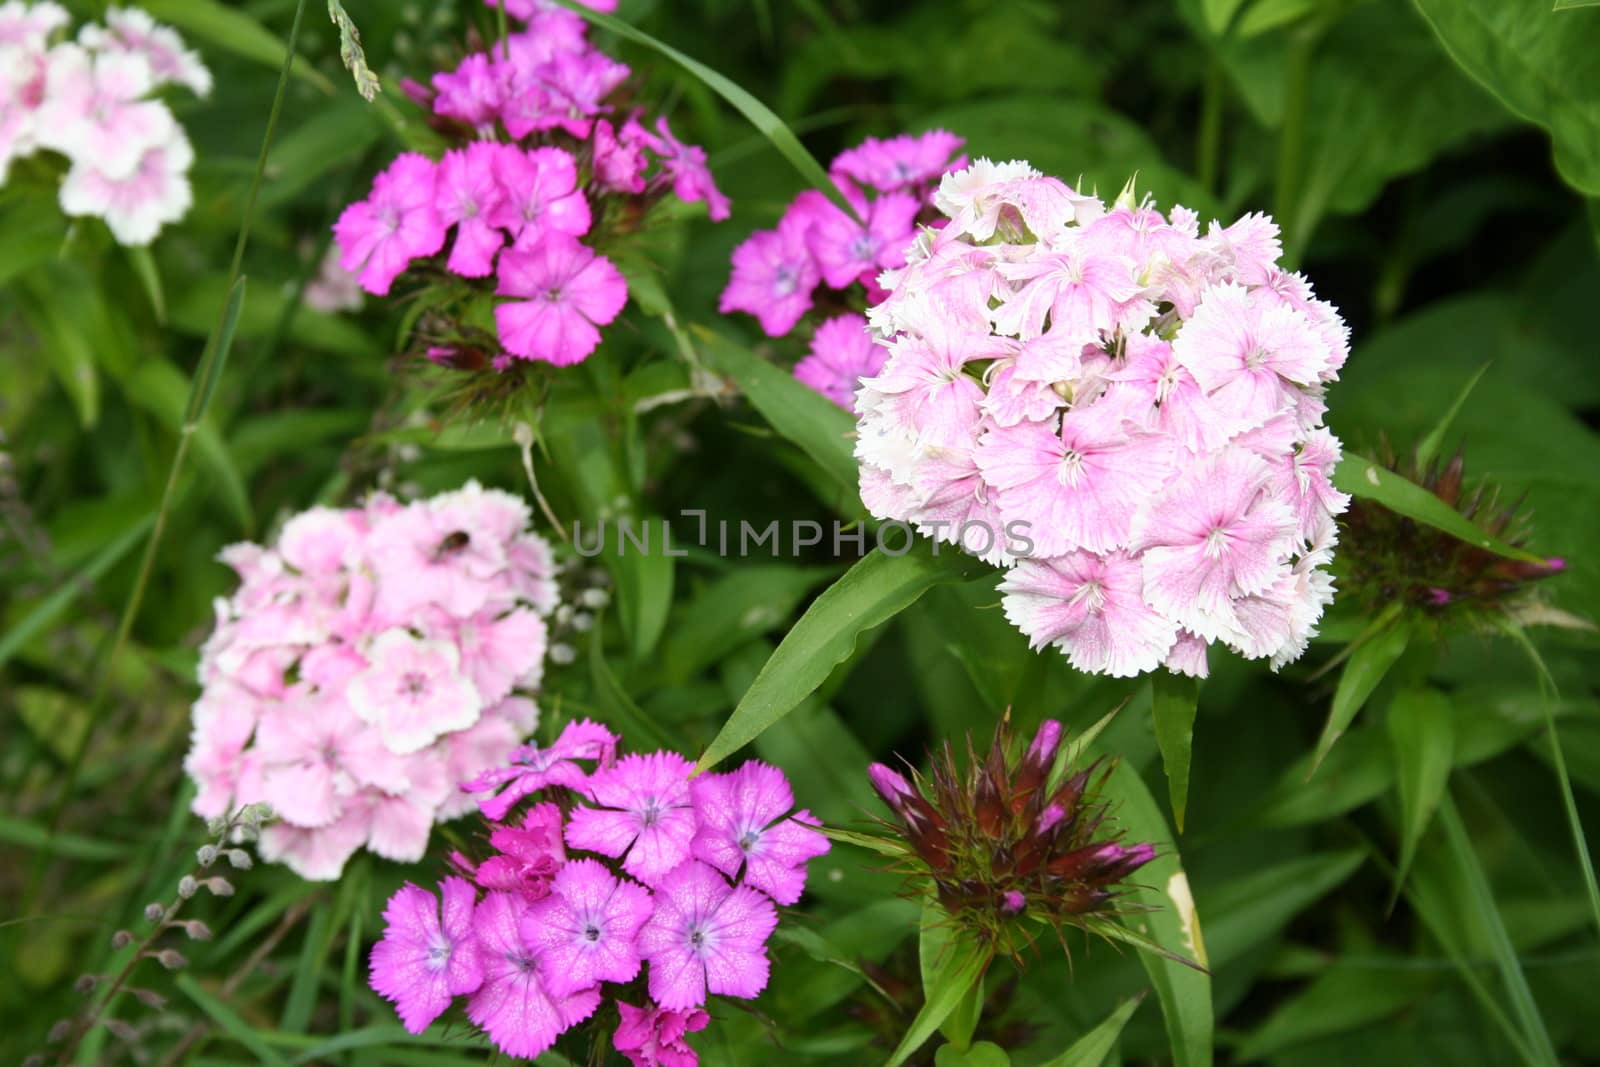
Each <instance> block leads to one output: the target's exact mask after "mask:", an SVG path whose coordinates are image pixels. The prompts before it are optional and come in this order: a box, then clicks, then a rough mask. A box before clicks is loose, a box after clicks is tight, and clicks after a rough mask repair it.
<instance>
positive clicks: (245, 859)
mask: <svg viewBox="0 0 1600 1067" xmlns="http://www.w3.org/2000/svg"><path fill="white" fill-rule="evenodd" d="M226 855H227V857H228V862H229V863H230V864H232V865H233V867H234V868H235V869H236V870H240V871H248V870H249V869H250V868H251V867H253V866H255V861H254V860H252V859H251V858H250V853H248V852H246V851H245V850H244V849H242V848H230V849H228V851H227V853H226Z"/></svg>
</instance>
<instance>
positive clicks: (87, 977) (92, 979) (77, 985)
mask: <svg viewBox="0 0 1600 1067" xmlns="http://www.w3.org/2000/svg"><path fill="white" fill-rule="evenodd" d="M99 984H100V976H99V975H97V974H80V975H78V980H77V981H76V982H73V983H72V988H73V990H74V991H75V992H77V993H79V994H82V995H83V996H88V995H89V994H90V993H93V992H94V987H95V986H97V985H99Z"/></svg>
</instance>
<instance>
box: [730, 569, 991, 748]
mask: <svg viewBox="0 0 1600 1067" xmlns="http://www.w3.org/2000/svg"><path fill="white" fill-rule="evenodd" d="M945 547H946V550H945V551H943V552H935V550H934V548H933V547H931V546H930V545H929V543H928V542H926V541H922V540H918V541H916V542H913V544H912V546H911V548H910V550H909V551H907V552H906V553H905V554H904V555H899V556H894V555H890V554H888V553H887V552H885V551H883V550H882V549H874V550H873V551H872V552H871V553H870V554H869V555H867V556H865V557H864V558H863V559H862V560H861V562H859V563H857V564H856V565H855V566H854V567H851V568H850V569H849V570H848V571H846V572H845V574H844V576H843V577H841V578H840V579H839V580H838V581H837V582H834V583H833V584H832V585H830V586H829V587H828V588H827V589H825V590H823V592H822V595H821V596H819V597H817V599H816V600H815V601H813V602H812V604H811V606H810V607H809V608H807V609H806V612H805V614H804V615H802V616H800V620H799V621H798V622H796V623H795V624H794V628H793V629H791V630H790V631H789V632H788V634H787V635H785V636H784V639H783V641H782V642H781V643H780V644H779V645H778V647H777V649H776V650H775V651H774V652H773V653H772V657H771V658H770V659H768V660H767V663H766V666H764V667H762V668H761V673H760V674H758V675H756V680H755V681H754V682H752V683H751V685H750V688H749V690H748V691H746V693H745V695H744V699H742V700H740V701H739V705H738V706H737V707H736V708H734V709H733V714H732V715H731V716H729V717H728V721H727V722H726V723H724V724H723V726H722V730H721V731H720V732H719V733H718V734H717V736H716V737H715V738H713V739H712V741H711V744H710V745H708V746H707V747H706V750H705V753H704V754H703V755H702V756H701V757H700V764H699V769H700V770H702V771H703V770H705V769H707V768H708V767H712V766H714V765H716V764H717V763H718V762H719V761H721V760H723V759H725V758H726V757H728V756H730V755H732V754H733V753H734V752H736V751H737V750H738V749H739V748H741V747H742V746H744V745H745V744H747V743H749V742H750V741H752V740H754V739H755V738H756V737H758V736H760V734H761V732H762V731H763V730H765V729H766V728H767V727H769V726H771V725H772V724H773V723H775V722H777V721H778V720H779V719H781V718H783V717H784V716H785V715H787V714H789V712H791V711H793V710H794V709H795V708H796V707H797V706H798V705H799V703H800V702H801V701H802V700H804V699H805V698H806V697H807V696H808V695H809V694H811V693H812V692H813V691H815V690H816V688H817V687H818V686H820V685H821V684H822V683H823V682H824V681H826V680H827V677H828V675H829V674H830V673H831V672H832V671H833V668H834V667H836V666H838V665H839V664H840V663H843V662H844V661H845V660H846V659H847V658H849V656H850V653H851V652H852V651H853V650H854V649H855V647H856V641H857V639H859V638H860V636H861V635H862V634H863V633H865V632H866V631H868V630H870V629H872V628H873V627H875V626H878V625H880V624H881V623H884V622H887V621H888V620H889V619H892V618H894V616H895V615H897V614H899V613H900V612H901V611H903V610H905V609H906V608H907V607H909V606H911V605H912V604H914V603H916V601H917V598H918V597H920V596H922V594H923V593H925V592H927V591H928V589H929V588H930V587H932V586H933V585H934V584H935V583H936V582H943V581H950V580H953V579H956V578H960V577H963V576H965V574H966V573H967V571H968V570H969V569H973V570H975V569H976V567H975V566H974V562H973V561H972V560H971V559H970V558H969V557H964V556H962V555H961V554H960V553H958V552H956V551H954V550H953V549H949V548H948V546H945Z"/></svg>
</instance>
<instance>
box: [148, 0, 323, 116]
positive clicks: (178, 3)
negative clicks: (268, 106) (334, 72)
mask: <svg viewBox="0 0 1600 1067" xmlns="http://www.w3.org/2000/svg"><path fill="white" fill-rule="evenodd" d="M139 6H140V7H142V8H144V10H146V11H148V12H149V13H150V15H151V17H152V18H154V19H155V20H156V21H158V22H165V23H168V24H169V25H172V26H176V27H177V28H178V29H180V30H182V31H183V32H184V33H185V34H187V35H191V36H193V37H196V38H198V39H199V40H202V41H209V42H210V43H212V44H214V45H216V46H217V47H219V48H223V49H226V50H227V51H229V52H233V53H235V54H236V55H240V56H243V57H244V58H246V59H252V60H255V61H256V62H257V63H261V64H263V65H265V66H268V67H271V68H272V69H273V70H277V69H279V68H281V67H282V66H283V59H284V46H283V42H282V41H281V40H279V39H278V37H277V35H276V34H274V33H273V32H272V31H271V30H268V29H267V28H266V27H265V26H263V25H261V23H259V22H257V21H256V20H255V19H254V18H252V17H251V16H250V15H248V14H246V13H245V12H243V11H241V10H238V9H237V8H236V7H228V6H225V5H223V4H221V3H219V2H218V0H143V2H141V3H140V5H139ZM293 72H294V74H295V76H296V77H298V78H300V79H301V80H302V81H304V82H305V83H306V84H308V85H310V86H313V87H314V88H316V89H317V90H319V91H320V92H324V93H332V92H333V83H332V82H330V81H329V80H328V79H327V78H326V77H325V76H324V75H323V73H322V72H321V71H319V70H318V69H317V68H316V67H314V66H312V65H311V64H310V63H309V62H307V60H306V58H305V57H304V56H297V57H296V62H295V64H294V70H293Z"/></svg>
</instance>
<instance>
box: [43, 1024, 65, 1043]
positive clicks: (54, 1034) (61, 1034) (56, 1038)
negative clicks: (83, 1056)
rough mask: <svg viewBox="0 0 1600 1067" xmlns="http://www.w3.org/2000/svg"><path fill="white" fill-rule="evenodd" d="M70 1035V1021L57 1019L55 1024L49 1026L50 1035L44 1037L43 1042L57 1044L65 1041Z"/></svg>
mask: <svg viewBox="0 0 1600 1067" xmlns="http://www.w3.org/2000/svg"><path fill="white" fill-rule="evenodd" d="M70 1033H72V1020H71V1019H57V1020H56V1021H55V1023H54V1024H52V1025H51V1027H50V1033H49V1034H47V1035H46V1036H45V1041H46V1042H47V1043H48V1044H51V1045H54V1044H56V1043H57V1042H60V1041H65V1040H66V1039H67V1035H68V1034H70Z"/></svg>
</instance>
